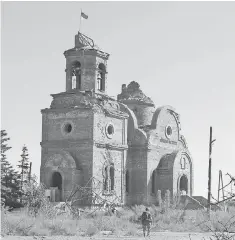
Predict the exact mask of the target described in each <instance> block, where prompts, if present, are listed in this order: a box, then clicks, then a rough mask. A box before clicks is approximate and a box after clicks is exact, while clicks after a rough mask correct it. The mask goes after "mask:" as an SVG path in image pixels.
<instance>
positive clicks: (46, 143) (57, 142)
mask: <svg viewBox="0 0 235 240" xmlns="http://www.w3.org/2000/svg"><path fill="white" fill-rule="evenodd" d="M87 144H90V145H92V140H91V139H77V140H74V141H71V140H67V139H63V140H50V141H43V142H40V145H41V146H42V147H51V148H58V147H61V146H63V147H72V146H82V145H87Z"/></svg>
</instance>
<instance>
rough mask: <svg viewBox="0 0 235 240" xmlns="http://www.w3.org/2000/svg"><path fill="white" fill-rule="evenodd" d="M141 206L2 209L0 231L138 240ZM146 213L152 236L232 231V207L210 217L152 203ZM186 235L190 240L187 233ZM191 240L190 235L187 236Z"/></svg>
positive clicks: (234, 212) (234, 227) (234, 211)
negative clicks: (77, 210)
mask: <svg viewBox="0 0 235 240" xmlns="http://www.w3.org/2000/svg"><path fill="white" fill-rule="evenodd" d="M144 208H145V207H144V206H133V207H130V208H120V209H118V212H117V213H116V215H112V214H111V215H110V214H109V213H108V212H104V211H98V210H97V211H95V212H93V211H94V210H90V209H86V214H84V213H83V214H81V216H80V217H79V218H77V217H74V216H72V215H71V214H69V212H67V213H61V214H58V212H56V211H55V210H54V208H52V207H51V208H50V209H46V210H45V209H44V210H43V211H40V212H39V213H38V215H37V216H36V217H34V216H31V215H29V213H28V211H27V209H22V210H20V211H17V212H14V211H13V212H8V211H6V210H5V209H2V213H1V234H2V236H5V237H6V239H9V238H8V237H7V236H48V237H51V236H58V237H59V236H60V237H62V236H64V237H69V236H71V237H72V236H77V237H95V238H98V237H99V236H101V235H102V236H103V233H106V234H108V235H109V237H108V238H109V239H110V237H117V236H119V237H122V238H124V239H125V238H128V239H129V238H132V239H133V238H135V237H137V238H138V239H139V238H141V236H142V227H141V223H140V216H141V213H142V211H143V210H144ZM150 212H151V213H152V216H153V224H152V227H151V233H152V236H157V235H156V234H160V232H165V231H169V232H181V234H183V235H184V237H186V236H185V234H184V232H188V233H190V232H191V233H195V232H197V233H198V234H199V235H200V236H201V234H203V233H206V232H224V231H230V232H235V208H230V209H229V212H223V211H217V212H212V213H211V217H210V219H209V218H208V215H207V214H206V212H205V211H204V210H197V211H193V210H177V209H167V210H166V211H164V212H161V211H160V209H159V208H157V207H155V206H152V207H150ZM87 213H90V214H87ZM226 228H227V229H226ZM200 233H201V234H200ZM179 234H180V233H179ZM183 235H182V236H181V237H183ZM186 235H187V234H186ZM192 236H193V235H192ZM168 237H169V236H168ZM187 238H188V239H190V238H189V236H188V235H187ZM48 239H49V238H48ZM64 239H66V238H64ZM71 239H73V238H71ZM102 239H104V238H102ZM165 239H170V238H165ZM173 239H176V237H175V238H173ZM191 239H194V238H192V237H191Z"/></svg>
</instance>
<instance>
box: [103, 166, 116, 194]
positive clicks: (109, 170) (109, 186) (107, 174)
mask: <svg viewBox="0 0 235 240" xmlns="http://www.w3.org/2000/svg"><path fill="white" fill-rule="evenodd" d="M114 186H115V169H114V166H113V164H112V165H108V166H106V167H105V168H104V188H103V189H104V191H105V192H106V193H109V192H110V191H113V190H114Z"/></svg>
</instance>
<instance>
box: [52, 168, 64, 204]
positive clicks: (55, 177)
mask: <svg viewBox="0 0 235 240" xmlns="http://www.w3.org/2000/svg"><path fill="white" fill-rule="evenodd" d="M51 187H53V188H56V189H55V193H54V194H55V197H54V199H55V201H56V202H60V201H61V200H62V199H61V195H62V176H61V174H60V173H59V172H54V173H53V174H52V181H51Z"/></svg>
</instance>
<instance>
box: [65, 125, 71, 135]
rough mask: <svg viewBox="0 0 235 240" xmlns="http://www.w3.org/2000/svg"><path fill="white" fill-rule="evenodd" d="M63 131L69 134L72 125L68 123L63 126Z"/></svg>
mask: <svg viewBox="0 0 235 240" xmlns="http://www.w3.org/2000/svg"><path fill="white" fill-rule="evenodd" d="M64 131H65V132H66V133H70V132H71V131H72V125H71V124H70V123H67V124H66V125H65V126H64Z"/></svg>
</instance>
